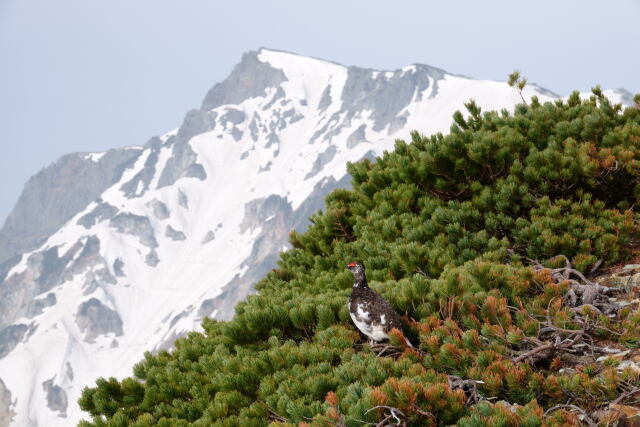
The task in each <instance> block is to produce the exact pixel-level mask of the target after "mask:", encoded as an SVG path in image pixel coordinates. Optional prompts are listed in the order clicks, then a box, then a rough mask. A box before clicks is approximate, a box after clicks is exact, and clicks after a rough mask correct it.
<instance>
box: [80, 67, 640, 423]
mask: <svg viewBox="0 0 640 427" xmlns="http://www.w3.org/2000/svg"><path fill="white" fill-rule="evenodd" d="M518 79H519V76H516V77H515V79H514V82H516V83H517V80H518ZM348 171H349V173H350V174H351V176H352V178H353V189H352V190H344V189H340V190H335V191H334V192H333V193H332V194H330V195H329V196H328V197H327V199H326V209H325V211H324V212H318V213H316V214H315V215H313V216H312V217H311V223H312V225H311V226H310V227H309V229H308V231H307V232H305V233H295V232H293V233H292V234H291V238H290V240H291V244H292V246H293V249H291V250H290V251H288V252H285V253H283V254H281V257H280V260H279V262H278V268H277V269H276V270H274V271H272V272H270V273H269V274H267V275H266V277H264V279H262V280H261V281H260V282H259V283H257V285H256V289H257V290H258V291H259V293H258V295H255V296H251V297H250V298H248V299H247V301H245V302H243V303H240V304H239V305H238V307H237V308H236V315H235V317H234V318H233V320H231V321H230V322H217V321H213V320H209V319H206V320H205V321H204V323H203V326H204V333H202V334H199V333H191V334H189V336H188V337H185V338H181V339H179V340H178V341H177V342H176V345H175V349H174V350H172V351H171V352H166V351H163V352H160V353H159V354H156V355H152V354H150V353H146V354H145V355H144V359H143V360H142V361H141V362H140V363H139V364H138V365H136V366H135V368H134V376H133V377H131V378H126V379H124V380H122V381H117V380H115V379H113V378H111V379H108V380H107V379H102V378H101V379H99V380H97V382H96V385H95V386H94V387H88V388H86V389H85V390H84V391H83V393H82V397H81V398H80V400H79V404H80V406H81V408H82V409H83V410H84V411H86V412H87V413H88V414H89V415H90V416H91V417H92V418H91V419H90V420H88V421H83V422H82V425H83V426H103V425H106V426H120V425H138V426H147V425H171V426H175V425H196V426H209V425H216V426H263V425H268V424H269V423H272V424H273V425H297V424H299V425H318V426H322V425H324V426H326V425H347V426H356V425H362V424H363V423H366V422H369V423H376V422H379V421H380V420H382V419H383V418H384V417H385V416H388V415H389V414H390V412H389V411H390V409H388V408H395V409H394V410H396V411H398V412H395V414H396V416H398V417H404V418H403V421H404V422H406V423H408V424H409V425H450V424H458V425H460V426H483V425H514V426H515V425H519V426H538V425H542V424H543V423H546V425H563V423H569V424H570V423H577V421H576V416H575V414H574V413H572V412H571V411H566V410H556V411H553V412H552V413H550V414H547V415H545V410H546V409H548V408H550V407H552V406H554V405H557V404H559V403H565V402H567V401H571V402H573V403H575V404H576V405H580V406H581V407H584V408H588V409H594V408H596V407H598V405H599V404H602V403H603V402H606V401H608V400H611V399H614V398H615V397H616V396H617V395H619V393H620V387H621V384H623V383H634V384H637V383H638V375H637V374H636V373H634V372H631V371H630V370H624V371H620V370H618V369H617V368H616V367H615V366H606V365H604V366H603V365H596V364H587V365H585V366H582V367H578V368H576V369H566V370H563V369H561V367H562V366H563V364H564V363H565V362H566V360H564V359H562V357H564V356H562V355H560V356H558V358H557V360H556V359H554V360H553V361H552V362H551V363H549V364H548V366H539V365H536V364H532V363H528V362H526V361H521V362H514V361H513V355H514V354H517V353H518V352H520V353H522V352H523V351H524V349H526V348H527V343H528V342H529V340H530V339H531V338H532V337H535V336H536V335H537V334H538V333H539V330H540V327H541V321H542V320H544V319H548V320H549V321H551V322H553V324H554V325H558V326H559V327H562V328H564V329H565V330H569V331H570V330H573V329H578V325H576V324H575V322H574V321H573V320H572V319H573V317H572V316H573V314H572V312H571V311H570V310H569V309H568V308H567V307H565V306H563V304H562V298H563V295H565V294H566V293H567V291H568V289H569V286H570V284H569V283H568V282H567V281H560V282H558V281H557V280H554V279H553V277H552V276H551V275H550V274H549V270H544V269H535V268H533V267H532V266H531V265H530V264H529V263H528V259H535V260H538V261H540V262H541V263H543V264H544V265H547V266H549V267H558V264H562V262H563V261H562V259H564V258H558V255H564V256H565V257H567V259H568V260H569V261H570V262H571V264H572V265H573V266H574V267H575V268H577V269H579V270H581V271H583V272H588V271H589V270H590V269H591V268H592V267H593V266H594V265H595V264H596V262H597V261H598V260H603V261H604V263H605V264H609V265H611V264H613V263H617V262H619V261H623V260H624V259H625V258H626V257H628V256H629V255H630V250H631V249H630V248H633V247H634V245H635V244H636V243H637V242H638V238H639V228H638V219H639V215H638V203H639V202H640V180H639V177H640V110H639V109H638V108H635V107H630V108H626V109H623V108H622V107H621V106H620V105H613V104H611V103H610V102H609V101H608V100H607V98H605V97H604V96H603V95H602V93H601V91H600V90H599V89H598V88H596V89H594V95H593V96H591V97H590V98H589V99H587V100H581V99H580V98H579V96H578V94H577V93H574V94H572V95H571V96H570V97H569V98H568V99H567V100H566V101H562V100H557V101H555V102H552V103H551V102H548V103H544V104H541V103H540V102H539V101H538V100H537V99H535V98H533V99H532V100H531V102H530V104H529V105H527V104H522V105H519V106H517V107H516V109H515V112H514V113H513V114H510V113H508V112H506V111H501V112H494V111H490V112H486V113H483V112H481V111H480V108H479V107H478V106H477V105H476V104H475V103H473V102H469V103H468V104H467V114H466V115H465V114H462V113H459V112H458V113H456V114H455V115H454V124H453V125H452V127H451V132H450V133H449V134H448V135H446V136H445V135H442V134H436V135H432V136H423V135H420V134H419V133H417V132H414V133H413V134H412V140H411V142H405V141H397V142H396V145H395V150H394V151H392V152H387V153H385V154H384V155H383V156H382V157H380V158H378V159H376V160H375V161H371V160H363V161H360V162H358V163H353V164H349V165H348ZM353 260H362V261H363V262H364V263H365V265H366V266H367V275H368V278H369V281H370V285H371V287H372V288H374V289H375V290H377V291H378V292H380V293H382V294H383V295H384V296H385V297H386V298H387V299H389V301H390V302H391V303H392V305H393V306H394V307H395V308H396V309H397V311H398V312H400V313H401V314H402V315H403V316H404V320H405V323H406V325H405V326H406V330H405V332H406V335H407V336H408V337H409V338H410V339H411V340H412V341H413V342H414V343H415V344H416V347H418V348H419V350H420V351H415V350H411V349H404V352H403V353H402V354H401V355H400V356H399V357H395V358H392V357H378V355H377V354H376V353H375V352H373V351H372V350H371V349H370V348H369V347H368V345H367V344H366V340H364V339H363V338H362V337H361V336H360V335H359V333H358V332H357V330H356V329H355V327H354V326H353V325H352V323H351V321H350V318H349V315H348V311H347V307H346V301H347V298H348V295H349V293H350V287H351V283H352V277H351V273H350V272H348V271H347V270H345V268H344V265H345V264H346V263H347V262H350V261H353ZM621 316H622V317H621V319H619V321H616V322H611V321H609V320H608V319H607V318H606V316H597V315H595V316H593V324H594V325H595V326H594V327H595V329H596V331H597V333H598V334H599V338H601V339H603V340H609V341H608V342H611V343H617V344H621V345H623V346H625V347H629V348H631V347H637V346H639V345H640V334H639V333H638V330H639V329H638V324H639V323H640V315H639V314H638V311H637V309H636V310H633V309H626V310H623V312H622V314H621ZM448 375H457V376H459V377H461V378H467V379H474V380H477V381H480V382H479V383H478V392H479V393H480V395H482V396H484V397H485V398H490V399H489V400H482V401H480V402H478V403H471V404H470V403H468V402H467V401H466V397H465V394H464V392H463V391H462V390H455V389H453V388H452V387H451V386H450V384H449V383H448V380H447V378H448Z"/></svg>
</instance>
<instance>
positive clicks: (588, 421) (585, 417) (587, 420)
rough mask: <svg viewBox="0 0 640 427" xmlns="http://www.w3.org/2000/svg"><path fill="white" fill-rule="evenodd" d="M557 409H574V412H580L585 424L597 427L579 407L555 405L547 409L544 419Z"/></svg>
mask: <svg viewBox="0 0 640 427" xmlns="http://www.w3.org/2000/svg"><path fill="white" fill-rule="evenodd" d="M558 409H574V410H576V411H578V412H580V414H581V415H582V416H584V420H585V422H586V423H587V424H589V425H590V426H592V427H598V423H596V422H595V421H593V419H592V418H591V417H590V416H589V414H587V411H585V410H584V409H582V408H580V407H579V406H576V405H555V406H552V407H551V408H549V409H547V410H546V411H545V413H544V415H543V416H544V417H546V416H547V415H549V414H550V413H551V412H553V411H557V410H558Z"/></svg>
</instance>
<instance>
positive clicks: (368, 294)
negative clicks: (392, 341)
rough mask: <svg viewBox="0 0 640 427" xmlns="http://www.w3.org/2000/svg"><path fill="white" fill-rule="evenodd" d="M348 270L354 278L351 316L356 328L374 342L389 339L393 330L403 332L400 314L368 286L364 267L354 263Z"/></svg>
mask: <svg viewBox="0 0 640 427" xmlns="http://www.w3.org/2000/svg"><path fill="white" fill-rule="evenodd" d="M347 268H348V269H349V270H351V272H352V273H353V278H354V280H353V290H352V291H351V297H350V298H349V314H350V315H351V320H353V323H354V324H355V325H356V327H357V328H358V329H359V330H360V331H361V332H362V333H363V334H365V335H366V336H367V337H369V338H370V339H372V340H373V341H383V340H386V339H389V331H391V329H393V328H396V329H398V330H400V331H401V330H402V322H401V320H400V316H399V315H398V313H396V311H395V310H394V309H393V307H391V304H389V302H388V301H387V300H386V299H384V298H383V297H382V296H381V295H379V294H378V293H376V292H375V291H374V290H373V289H371V288H370V287H369V286H368V285H367V277H366V275H365V272H364V265H362V264H361V263H359V262H352V263H350V264H348V265H347ZM407 344H409V342H407ZM409 345H411V344H409Z"/></svg>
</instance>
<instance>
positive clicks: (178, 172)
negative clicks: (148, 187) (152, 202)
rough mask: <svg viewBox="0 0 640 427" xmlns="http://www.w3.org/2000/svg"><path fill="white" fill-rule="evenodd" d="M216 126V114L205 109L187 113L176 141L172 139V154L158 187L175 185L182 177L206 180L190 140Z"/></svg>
mask: <svg viewBox="0 0 640 427" xmlns="http://www.w3.org/2000/svg"><path fill="white" fill-rule="evenodd" d="M214 126H215V116H212V115H210V114H208V113H207V112H205V111H202V110H196V109H194V110H191V111H189V112H188V113H187V115H186V116H185V118H184V122H183V123H182V126H180V129H179V130H178V133H177V135H176V136H175V142H174V141H171V142H172V143H173V151H172V153H171V154H172V155H171V157H170V158H169V160H167V164H166V165H165V167H164V169H163V170H162V174H161V175H160V179H159V180H158V188H162V187H166V186H168V185H173V184H174V183H175V182H176V181H177V180H178V179H180V178H185V177H192V178H198V179H200V180H204V179H205V178H206V177H207V173H206V172H205V170H204V167H203V166H202V165H201V164H200V163H198V162H197V156H196V153H195V152H194V151H193V149H192V148H191V146H190V145H189V144H188V142H189V140H190V139H191V138H192V137H194V136H195V135H198V134H201V133H203V132H207V131H209V130H211V129H212V128H213V127H214ZM172 138H173V137H172Z"/></svg>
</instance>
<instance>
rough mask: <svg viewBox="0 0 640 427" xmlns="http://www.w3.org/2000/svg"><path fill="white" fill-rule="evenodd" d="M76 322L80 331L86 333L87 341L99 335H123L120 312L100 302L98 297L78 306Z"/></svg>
mask: <svg viewBox="0 0 640 427" xmlns="http://www.w3.org/2000/svg"><path fill="white" fill-rule="evenodd" d="M76 323H77V324H78V327H79V328H80V331H81V332H83V333H85V337H84V339H85V341H87V342H92V341H93V340H94V339H95V338H96V337H97V336H99V335H105V334H109V333H113V334H115V335H116V336H119V335H122V332H123V331H122V319H120V316H118V313H117V312H115V311H114V310H112V309H110V308H109V307H107V306H106V305H104V304H103V303H101V302H100V300H98V299H97V298H91V299H90V300H88V301H85V302H83V303H82V304H80V306H79V307H78V312H77V313H76Z"/></svg>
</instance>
